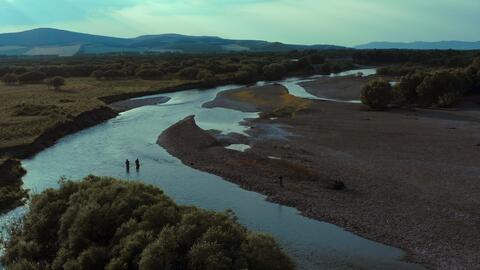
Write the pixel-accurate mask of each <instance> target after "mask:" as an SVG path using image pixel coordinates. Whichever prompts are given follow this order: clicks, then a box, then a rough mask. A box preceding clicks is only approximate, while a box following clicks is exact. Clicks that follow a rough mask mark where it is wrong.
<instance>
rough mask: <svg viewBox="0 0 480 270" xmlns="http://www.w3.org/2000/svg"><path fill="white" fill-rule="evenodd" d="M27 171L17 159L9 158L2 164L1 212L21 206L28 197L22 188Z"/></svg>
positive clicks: (0, 185) (0, 177)
mask: <svg viewBox="0 0 480 270" xmlns="http://www.w3.org/2000/svg"><path fill="white" fill-rule="evenodd" d="M25 174H26V171H25V170H24V169H23V168H22V166H21V164H20V162H19V161H17V160H13V159H9V160H6V161H5V162H4V163H1V164H0V214H3V213H5V212H7V211H10V210H12V209H14V208H15V207H18V206H21V205H23V204H24V203H25V200H26V199H27V198H28V192H27V191H26V190H24V189H23V188H22V185H23V182H22V177H23V176H24V175H25Z"/></svg>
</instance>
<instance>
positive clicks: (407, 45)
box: [355, 41, 480, 50]
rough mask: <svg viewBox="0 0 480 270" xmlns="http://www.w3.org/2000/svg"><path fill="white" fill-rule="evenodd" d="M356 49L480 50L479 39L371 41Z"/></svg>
mask: <svg viewBox="0 0 480 270" xmlns="http://www.w3.org/2000/svg"><path fill="white" fill-rule="evenodd" d="M355 48H356V49H409V50H449V49H452V50H480V41H477V42H468V41H438V42H423V41H416V42H371V43H368V44H363V45H359V46H356V47H355Z"/></svg>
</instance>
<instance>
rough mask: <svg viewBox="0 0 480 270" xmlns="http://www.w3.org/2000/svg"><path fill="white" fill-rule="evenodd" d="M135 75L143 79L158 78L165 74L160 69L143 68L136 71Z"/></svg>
mask: <svg viewBox="0 0 480 270" xmlns="http://www.w3.org/2000/svg"><path fill="white" fill-rule="evenodd" d="M136 75H137V77H139V78H141V79H143V80H159V79H161V78H162V77H163V76H164V75H165V73H163V71H161V70H160V69H155V68H143V69H140V70H139V71H137V73H136Z"/></svg>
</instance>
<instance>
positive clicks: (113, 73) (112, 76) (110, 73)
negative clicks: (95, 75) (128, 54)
mask: <svg viewBox="0 0 480 270" xmlns="http://www.w3.org/2000/svg"><path fill="white" fill-rule="evenodd" d="M126 77H127V74H125V72H123V71H121V70H116V69H109V70H106V71H104V72H103V76H102V78H103V79H105V80H118V79H124V78H126Z"/></svg>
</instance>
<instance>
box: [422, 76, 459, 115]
mask: <svg viewBox="0 0 480 270" xmlns="http://www.w3.org/2000/svg"><path fill="white" fill-rule="evenodd" d="M466 85H467V84H466V83H465V82H464V81H463V77H462V76H459V75H458V74H456V73H455V72H453V71H448V70H442V71H436V72H433V73H431V74H429V75H427V76H426V77H425V79H424V80H423V82H422V83H421V84H420V85H419V86H418V87H417V95H418V97H419V101H420V103H421V104H423V105H426V106H432V105H439V106H442V107H449V106H453V105H455V104H456V103H457V102H458V101H459V100H458V99H459V98H460V97H461V96H462V95H463V93H464V92H465V89H464V87H465V86H466ZM454 97H455V98H454ZM440 98H441V99H440Z"/></svg>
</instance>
